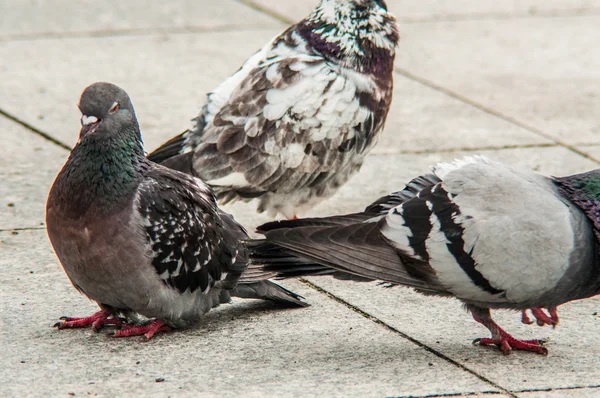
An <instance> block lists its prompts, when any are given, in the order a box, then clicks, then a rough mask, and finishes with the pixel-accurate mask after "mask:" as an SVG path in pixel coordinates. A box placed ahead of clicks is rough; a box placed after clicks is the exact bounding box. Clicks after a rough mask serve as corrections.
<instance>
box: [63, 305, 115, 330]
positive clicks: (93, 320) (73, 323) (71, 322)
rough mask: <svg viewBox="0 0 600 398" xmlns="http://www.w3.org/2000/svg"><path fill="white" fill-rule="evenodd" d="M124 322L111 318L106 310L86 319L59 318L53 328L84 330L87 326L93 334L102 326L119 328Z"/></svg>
mask: <svg viewBox="0 0 600 398" xmlns="http://www.w3.org/2000/svg"><path fill="white" fill-rule="evenodd" d="M123 322H124V320H123V319H122V318H118V317H112V314H111V313H110V312H109V311H106V310H100V311H98V312H96V313H94V314H92V315H90V316H86V317H81V318H80V317H71V316H61V317H60V318H59V321H58V322H56V323H55V324H54V326H53V327H55V328H57V329H59V330H60V329H75V328H85V327H88V326H91V327H92V330H93V331H94V332H98V331H99V330H100V329H102V327H103V326H104V325H117V326H120V325H121V324H122V323H123Z"/></svg>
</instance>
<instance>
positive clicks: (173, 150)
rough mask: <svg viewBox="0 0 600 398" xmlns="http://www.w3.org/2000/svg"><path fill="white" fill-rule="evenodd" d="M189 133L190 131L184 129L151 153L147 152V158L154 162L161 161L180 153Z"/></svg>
mask: <svg viewBox="0 0 600 398" xmlns="http://www.w3.org/2000/svg"><path fill="white" fill-rule="evenodd" d="M189 134H190V131H189V130H186V131H184V132H183V133H181V134H179V135H177V136H175V137H173V138H171V139H170V140H169V141H167V142H165V143H164V144H162V145H161V146H160V147H158V148H156V149H155V150H154V151H152V153H150V154H148V160H151V161H152V162H154V163H162V162H164V161H165V160H167V159H170V158H172V157H173V156H177V155H181V154H182V153H183V148H184V147H185V145H186V142H187V137H188V135H189Z"/></svg>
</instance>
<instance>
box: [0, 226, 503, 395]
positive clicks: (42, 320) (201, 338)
mask: <svg viewBox="0 0 600 398" xmlns="http://www.w3.org/2000/svg"><path fill="white" fill-rule="evenodd" d="M31 248H34V251H33V252H31V251H30V249H31ZM0 267H1V269H3V270H4V272H3V273H2V274H1V275H0V280H2V284H3V286H4V288H3V289H2V290H1V291H0V306H1V307H2V308H1V309H2V311H1V312H0V344H1V346H2V347H11V349H10V350H6V351H5V353H4V354H3V360H2V363H1V365H0V378H1V379H2V380H3V382H2V383H0V395H3V396H22V395H39V394H44V395H51V396H56V395H66V394H68V393H74V394H75V395H76V396H79V395H84V394H99V395H113V394H118V395H132V394H136V395H143V396H147V395H152V396H167V395H173V394H175V395H177V396H192V395H194V396H197V394H205V395H206V396H217V395H219V396H227V395H239V394H243V395H244V396H264V395H271V396H274V395H277V396H397V395H425V394H432V393H438V394H443V393H467V392H472V391H475V392H482V391H493V390H494V389H493V388H491V386H490V385H487V384H485V383H483V382H482V381H480V380H479V379H477V378H476V377H474V376H472V375H471V374H469V373H466V372H464V371H461V370H459V369H458V368H457V367H455V366H453V365H450V364H448V363H447V362H445V361H443V360H440V359H439V358H437V357H436V356H434V355H432V354H429V353H428V352H426V351H425V350H423V349H421V348H418V347H417V346H415V345H414V344H411V343H409V342H407V341H406V340H404V339H402V338H400V337H399V336H397V335H395V334H394V333H391V332H389V331H387V330H385V329H384V328H382V327H380V326H378V325H376V324H375V323H373V322H370V321H368V320H366V319H364V318H363V317H361V316H360V315H358V314H356V313H354V312H352V311H350V310H348V309H346V308H345V307H344V306H342V305H340V304H337V303H335V302H333V301H332V300H329V299H327V298H325V296H323V295H321V294H319V293H317V292H316V291H314V290H312V289H310V288H308V287H307V286H305V285H304V284H302V283H300V282H298V281H286V282H285V285H286V286H288V287H289V288H291V289H293V290H295V291H297V292H298V293H300V294H302V295H304V296H305V297H306V298H307V300H308V301H309V302H310V303H311V304H312V306H311V307H309V308H304V309H277V308H275V306H274V305H272V304H270V303H264V302H260V301H255V300H234V303H233V305H225V306H222V307H220V308H219V309H217V310H215V311H212V312H211V313H210V314H209V315H208V316H207V317H206V319H205V320H204V321H203V322H201V324H199V325H198V326H197V327H196V328H192V329H189V330H186V331H182V332H176V333H170V334H164V335H159V336H157V337H155V338H154V339H153V340H151V341H149V342H147V343H144V342H142V341H143V340H142V339H138V338H130V339H112V338H110V337H107V336H106V333H104V332H103V333H99V334H95V333H92V332H91V331H90V330H65V331H58V330H56V329H53V328H52V327H51V325H52V324H53V323H54V322H55V321H56V320H57V319H58V318H59V317H60V316H61V315H65V314H68V315H86V314H89V313H91V312H93V311H95V310H96V309H97V307H96V306H95V305H94V304H92V303H91V302H89V301H87V300H86V299H85V298H84V297H82V296H81V295H80V294H78V293H77V292H76V291H75V289H74V288H73V287H72V286H71V285H70V283H69V282H68V280H67V277H66V276H65V275H64V274H63V272H62V271H61V270H60V266H59V264H58V261H57V259H56V257H55V256H54V254H53V253H52V250H51V248H50V245H49V243H48V240H47V237H46V232H45V231H21V232H20V233H19V235H16V236H15V235H11V234H9V233H6V232H0ZM159 378H162V379H164V382H157V381H156V380H157V379H159ZM116 391H118V392H116ZM203 396H204V395H203Z"/></svg>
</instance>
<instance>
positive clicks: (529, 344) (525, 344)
mask: <svg viewBox="0 0 600 398" xmlns="http://www.w3.org/2000/svg"><path fill="white" fill-rule="evenodd" d="M546 342H547V340H545V339H542V340H519V339H516V338H514V337H512V336H510V335H508V336H502V338H500V339H494V338H490V337H482V338H479V339H475V340H473V344H475V345H481V346H491V345H495V346H497V347H498V348H500V350H501V351H502V352H503V353H504V355H510V353H511V352H512V350H521V351H529V352H534V353H536V354H541V355H546V356H547V355H548V349H547V348H546V347H544V343H546Z"/></svg>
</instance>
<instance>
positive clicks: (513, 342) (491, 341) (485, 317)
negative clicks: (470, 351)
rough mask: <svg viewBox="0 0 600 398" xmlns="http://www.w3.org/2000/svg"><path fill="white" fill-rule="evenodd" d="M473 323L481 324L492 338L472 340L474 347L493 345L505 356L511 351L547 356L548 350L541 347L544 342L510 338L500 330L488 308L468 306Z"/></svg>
mask: <svg viewBox="0 0 600 398" xmlns="http://www.w3.org/2000/svg"><path fill="white" fill-rule="evenodd" d="M468 307H469V309H470V310H471V314H472V315H473V319H475V321H477V322H479V323H481V324H482V325H483V326H485V327H486V328H488V330H489V331H490V332H491V333H492V337H491V338H490V337H484V338H480V339H475V340H473V344H476V345H483V346H486V345H495V346H497V347H498V348H500V350H501V351H502V352H503V353H504V354H505V355H508V354H510V353H511V352H512V350H523V351H531V352H535V353H537V354H542V355H548V349H547V348H546V347H544V346H543V344H544V343H545V342H546V340H519V339H516V338H514V337H513V336H511V335H510V334H509V333H508V332H506V331H505V330H504V329H502V328H501V327H500V326H498V324H497V323H496V322H494V320H493V319H492V316H491V314H490V310H489V309H488V308H480V307H475V306H468Z"/></svg>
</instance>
